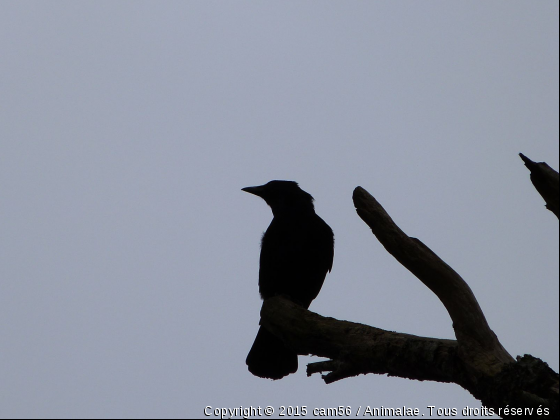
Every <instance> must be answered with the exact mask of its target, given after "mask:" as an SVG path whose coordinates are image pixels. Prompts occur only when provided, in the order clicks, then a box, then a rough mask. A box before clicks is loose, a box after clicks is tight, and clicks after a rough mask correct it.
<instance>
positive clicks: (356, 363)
mask: <svg viewBox="0 0 560 420" xmlns="http://www.w3.org/2000/svg"><path fill="white" fill-rule="evenodd" d="M261 325H264V326H265V328H267V329H268V330H269V331H271V332H273V333H274V334H275V335H277V336H280V337H281V338H282V340H283V341H284V342H285V343H286V344H287V345H288V346H289V347H290V348H293V349H294V350H296V351H297V352H298V353H299V354H314V355H316V356H321V357H328V358H330V359H331V360H330V361H327V362H319V363H312V364H310V365H309V366H308V369H307V374H308V375H311V374H313V373H317V372H326V371H329V372H330V373H329V374H327V375H325V376H323V379H324V380H325V382H326V383H331V382H334V381H338V380H340V379H343V378H348V377H351V376H356V375H359V374H365V373H378V374H389V375H390V376H399V377H404V378H408V379H417V380H421V381H422V380H429V381H438V382H456V381H457V378H458V371H459V370H460V364H459V363H458V360H457V342H456V341H455V340H443V339H437V338H427V337H418V336H415V335H411V334H400V333H396V332H392V331H386V330H382V329H380V328H375V327H370V326H368V325H363V324H357V323H354V322H348V321H339V320H337V319H334V318H326V317H323V316H321V315H318V314H316V313H313V312H311V311H308V310H307V309H304V308H302V307H301V306H299V305H296V304H295V303H293V302H290V301H289V300H287V299H285V298H283V297H279V296H277V297H274V298H271V299H268V300H266V301H265V303H264V305H263V307H262V310H261Z"/></svg>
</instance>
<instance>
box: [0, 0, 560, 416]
mask: <svg viewBox="0 0 560 420" xmlns="http://www.w3.org/2000/svg"><path fill="white" fill-rule="evenodd" d="M0 57H1V58H0V98H2V99H1V101H0V104H1V110H0V142H1V144H2V147H1V153H0V192H1V194H2V200H1V203H0V215H1V217H0V238H1V239H0V273H1V276H0V378H1V379H0V417H2V418H7V417H34V416H39V417H74V416H79V417H98V416H99V417H164V416H165V417H174V418H178V417H188V416H196V417H199V416H202V415H203V409H204V407H205V406H207V405H209V406H212V407H239V406H249V405H253V406H258V405H260V406H266V405H271V406H274V407H276V408H278V407H279V406H281V405H285V406H288V405H291V406H302V405H306V406H308V408H310V409H312V408H314V407H333V406H339V405H343V406H351V407H352V408H353V410H355V409H357V408H358V407H359V406H363V407H365V406H367V405H369V406H372V407H379V406H385V407H397V406H403V405H406V406H408V407H418V408H420V409H421V412H422V413H425V414H426V415H427V412H428V411H427V409H426V407H427V406H429V405H434V406H436V407H455V408H459V409H461V408H463V407H465V406H467V405H468V406H471V407H472V406H474V407H480V403H479V402H478V401H477V400H475V399H474V398H472V397H471V396H470V395H469V394H468V393H467V392H466V391H464V390H463V389H461V388H460V387H458V386H456V385H446V384H438V383H427V382H424V383H421V382H417V381H407V380H403V379H398V378H387V377H384V376H374V375H368V376H361V377H358V378H353V379H347V380H344V381H341V382H340V383H335V384H331V385H325V384H324V383H323V382H322V381H321V379H320V377H318V376H314V377H311V378H307V377H306V375H305V364H306V363H307V362H308V361H310V360H312V359H311V358H305V357H301V358H300V370H299V371H298V373H297V374H295V375H291V376H289V377H287V378H285V379H283V380H281V381H275V382H273V381H267V380H262V379H258V378H255V377H253V376H252V375H250V374H249V373H248V371H247V370H246V366H245V357H246V354H247V352H248V350H249V348H250V346H251V344H252V342H253V339H254V336H255V334H256V332H257V329H258V321H259V310H260V305H261V301H260V300H259V297H258V291H257V290H258V288H257V274H258V256H259V240H260V235H261V233H262V232H263V231H264V230H265V229H266V227H267V226H268V223H269V222H270V220H271V218H272V215H271V213H270V210H269V209H268V208H267V206H266V204H265V203H264V202H263V201H262V200H258V199H256V198H255V197H252V196H249V195H248V194H245V193H243V192H242V191H241V190H240V189H241V188H242V187H245V186H248V185H256V184H262V183H265V182H267V181H269V180H271V179H290V180H296V181H298V182H299V183H300V185H301V187H302V188H303V189H304V190H306V191H308V192H310V193H311V194H312V195H313V196H314V197H315V199H316V209H317V212H318V213H319V214H320V215H321V217H323V218H324V219H325V220H326V221H327V222H328V223H329V224H330V225H331V227H332V228H333V230H334V232H335V236H336V251H335V261H334V267H333V271H332V273H330V274H329V275H328V276H327V279H326V282H325V285H324V287H323V290H322V292H321V294H320V295H319V297H318V298H317V299H316V301H315V302H314V303H313V304H312V305H311V310H313V311H316V312H318V313H320V314H322V315H325V316H332V317H335V318H339V319H346V320H350V321H356V322H361V323H365V324H369V325H373V326H376V327H380V328H384V329H389V330H394V331H399V332H406V333H412V334H418V335H426V336H435V337H442V338H453V330H452V327H451V322H450V319H449V317H448V315H447V313H446V311H445V309H444V308H443V306H442V305H441V303H440V302H439V301H438V300H437V298H436V297H435V296H434V295H433V294H432V293H431V292H430V291H429V290H428V289H427V288H426V287H424V286H423V285H422V284H421V283H420V281H418V280H417V279H416V278H415V277H413V276H412V275H411V274H410V273H409V272H408V271H406V270H405V269H404V268H403V267H402V266H400V265H399V264H398V263H397V262H396V261H395V260H394V259H392V257H391V256H390V255H388V254H387V253H386V252H385V250H384V249H383V247H382V246H381V245H380V244H379V243H378V242H377V240H376V239H375V238H374V237H373V235H372V234H371V232H370V231H369V229H368V228H367V226H366V225H365V224H364V223H363V222H362V221H361V220H360V219H359V218H358V216H357V215H356V214H355V211H354V208H353V205H352V201H351V194H352V190H353V189H354V187H356V186H357V185H361V186H363V187H364V188H366V189H367V190H368V191H369V192H370V193H372V194H373V195H374V196H375V197H376V198H377V199H378V200H379V201H380V202H381V204H383V205H384V206H385V208H386V210H387V211H388V212H389V213H390V214H391V216H392V217H393V218H394V220H395V221H396V222H397V223H398V224H399V225H400V226H401V227H402V228H403V229H404V230H405V232H407V233H408V234H409V235H411V236H415V237H418V238H420V239H421V240H422V241H423V242H425V243H426V244H427V245H428V246H430V247H431V248H432V249H433V250H434V251H435V252H436V253H438V254H439V255H440V256H441V257H442V258H443V259H444V260H445V261H446V262H447V263H449V264H450V265H451V266H452V267H453V268H455V269H456V270H457V271H458V272H459V273H460V274H461V275H462V276H463V277H464V278H465V280H467V282H468V283H469V285H470V286H471V288H472V289H473V291H474V293H475V294H476V296H477V298H478V300H479V303H480V304H481V307H482V309H483V310H484V312H485V314H486V316H487V318H488V321H489V323H490V325H491V327H492V329H493V330H494V331H495V332H496V334H497V335H498V337H499V338H500V340H501V342H502V344H503V345H504V346H505V347H506V348H507V349H508V351H509V352H510V353H511V354H512V355H514V356H515V355H518V354H525V353H530V354H532V355H534V356H537V357H541V358H542V359H543V360H545V361H546V362H548V363H549V364H550V366H551V367H552V368H553V369H555V370H556V371H558V368H559V357H558V344H559V338H558V330H559V325H558V324H559V323H558V309H559V308H558V278H559V267H558V252H559V249H558V239H559V238H558V220H556V218H555V217H554V216H553V215H552V213H550V212H549V211H547V210H545V209H544V202H543V200H542V199H541V198H540V196H539V195H538V194H537V192H536V191H535V190H534V188H533V187H532V185H531V183H530V181H529V172H528V171H527V169H526V168H525V167H524V166H523V163H522V161H521V160H520V159H519V157H518V156H517V154H518V153H519V152H523V153H524V154H526V155H527V156H528V157H530V158H531V159H533V160H536V161H541V160H545V161H547V162H548V163H549V164H550V165H551V166H552V167H554V168H555V169H558V167H559V162H558V154H559V142H558V138H559V129H558V113H559V106H558V102H559V101H558V90H559V85H558V73H559V68H558V2H556V1H548V0H546V1H545V0H543V1H539V2H534V1H508V2H501V1H485V2H464V1H453V2H432V1H422V2H409V1H402V2H388V1H385V2H381V1H377V2H355V1H344V2H334V1H331V2H312V1H308V2H294V1H286V2H217V1H189V2H179V1H176V2H169V1H166V2H144V1H136V2H129V1H122V2H113V1H96V2H73V1H66V2H62V1H58V2H24V1H18V2H3V3H2V13H1V14H0Z"/></svg>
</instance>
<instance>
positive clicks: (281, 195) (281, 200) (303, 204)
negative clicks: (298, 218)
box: [242, 181, 314, 216]
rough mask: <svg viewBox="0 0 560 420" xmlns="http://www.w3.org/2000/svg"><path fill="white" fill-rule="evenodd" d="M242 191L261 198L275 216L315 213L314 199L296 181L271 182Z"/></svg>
mask: <svg viewBox="0 0 560 420" xmlns="http://www.w3.org/2000/svg"><path fill="white" fill-rule="evenodd" d="M242 190H243V191H245V192H248V193H251V194H254V195H257V196H259V197H261V198H262V199H263V200H264V201H266V203H267V204H268V205H269V206H270V208H271V209H272V213H273V214H274V215H275V216H278V215H282V214H292V213H294V212H297V213H302V212H305V211H309V210H311V211H314V208H313V197H312V196H311V194H309V193H307V192H305V191H303V190H302V189H301V188H300V187H299V185H298V184H297V182H294V181H270V182H269V183H267V184H264V185H259V186H257V187H246V188H242Z"/></svg>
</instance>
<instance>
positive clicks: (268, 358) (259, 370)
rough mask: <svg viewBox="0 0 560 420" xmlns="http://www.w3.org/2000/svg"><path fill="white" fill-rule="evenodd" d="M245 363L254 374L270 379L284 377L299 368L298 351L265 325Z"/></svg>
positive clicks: (260, 330)
mask: <svg viewBox="0 0 560 420" xmlns="http://www.w3.org/2000/svg"><path fill="white" fill-rule="evenodd" d="M245 363H247V366H248V367H249V372H251V373H252V374H253V375H255V376H259V377H261V378H269V379H280V378H283V377H284V376H286V375H289V374H290V373H295V372H296V371H297V369H298V358H297V353H296V352H294V351H293V350H290V349H288V348H287V347H286V346H284V343H283V342H282V340H280V339H279V338H277V337H276V336H274V335H272V334H271V333H270V332H268V331H267V330H265V329H264V328H263V327H261V328H260V329H259V332H258V334H257V338H255V342H254V343H253V347H251V351H250V352H249V355H248V356H247V360H246V361H245Z"/></svg>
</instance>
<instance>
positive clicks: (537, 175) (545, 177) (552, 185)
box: [519, 153, 560, 218]
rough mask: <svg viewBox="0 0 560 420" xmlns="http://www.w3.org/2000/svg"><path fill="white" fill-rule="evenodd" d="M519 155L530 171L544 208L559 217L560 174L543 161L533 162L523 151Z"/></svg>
mask: <svg viewBox="0 0 560 420" xmlns="http://www.w3.org/2000/svg"><path fill="white" fill-rule="evenodd" d="M519 156H520V157H521V159H523V162H525V166H526V167H527V168H528V169H529V170H530V171H531V182H532V183H533V185H534V186H535V188H536V189H537V191H538V192H539V194H540V195H541V196H542V198H544V201H546V208H547V209H549V210H550V211H551V212H552V213H554V214H555V215H556V217H558V218H560V216H559V215H558V210H559V207H560V204H559V203H560V192H559V191H560V175H558V172H556V171H555V170H554V169H552V168H551V167H550V166H548V164H547V163H545V162H533V161H532V160H531V159H529V158H528V157H527V156H525V155H524V154H523V153H519Z"/></svg>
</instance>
